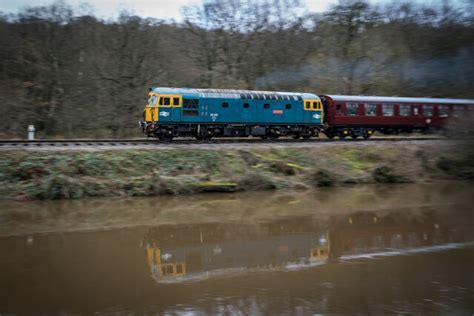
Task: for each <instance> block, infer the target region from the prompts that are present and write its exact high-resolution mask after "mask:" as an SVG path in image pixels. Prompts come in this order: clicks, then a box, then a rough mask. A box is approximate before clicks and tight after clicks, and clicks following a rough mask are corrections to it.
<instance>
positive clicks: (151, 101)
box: [148, 95, 158, 106]
mask: <svg viewBox="0 0 474 316" xmlns="http://www.w3.org/2000/svg"><path fill="white" fill-rule="evenodd" d="M157 101H158V96H156V95H151V96H150V98H149V99H148V104H149V105H150V106H156V102H157Z"/></svg>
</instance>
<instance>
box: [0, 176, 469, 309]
mask: <svg viewBox="0 0 474 316" xmlns="http://www.w3.org/2000/svg"><path fill="white" fill-rule="evenodd" d="M473 202H474V186H473V184H472V183H467V182H463V183H459V182H443V183H432V184H403V185H385V186H356V187H343V188H327V189H319V190H314V191H302V192H286V193H281V192H279V193H277V192H254V193H238V194H203V195H196V196H171V197H168V196H160V197H154V198H133V199H132V198H110V199H108V198H102V199H90V200H78V201H38V202H31V201H30V202H1V203H0V250H1V251H0V280H1V287H0V314H1V315H4V314H6V315H10V314H12V315H78V314H79V315H83V314H84V315H88V314H95V315H155V314H160V315H161V314H169V315H174V314H189V315H194V314H198V315H201V314H232V315H233V314H242V315H248V314H252V315H253V314H257V315H258V314H265V315H275V314H292V315H293V314H296V315H306V314H312V315H314V314H373V315H380V314H456V315H472V314H473V312H474V273H473V271H474V270H473V267H474V215H473V214H474V213H473V211H474V206H473V205H474V204H473Z"/></svg>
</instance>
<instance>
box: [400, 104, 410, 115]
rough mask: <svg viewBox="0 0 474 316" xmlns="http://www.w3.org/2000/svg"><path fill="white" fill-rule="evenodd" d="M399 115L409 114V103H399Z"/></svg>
mask: <svg viewBox="0 0 474 316" xmlns="http://www.w3.org/2000/svg"><path fill="white" fill-rule="evenodd" d="M398 111H399V113H400V116H409V115H410V106H409V105H400V106H399V108H398Z"/></svg>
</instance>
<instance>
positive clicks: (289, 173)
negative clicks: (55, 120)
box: [0, 141, 474, 200]
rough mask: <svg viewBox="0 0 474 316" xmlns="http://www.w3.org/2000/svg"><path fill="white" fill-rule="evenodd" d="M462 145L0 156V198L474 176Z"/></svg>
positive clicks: (472, 153)
mask: <svg viewBox="0 0 474 316" xmlns="http://www.w3.org/2000/svg"><path fill="white" fill-rule="evenodd" d="M471 145H472V144H470V143H465V142H454V141H453V142H452V143H446V142H444V143H443V144H442V145H440V144H438V143H436V142H429V143H426V144H422V145H420V144H417V145H411V144H390V145H387V144H384V145H380V144H377V143H374V144H367V145H363V146H361V145H357V143H353V142H348V143H347V144H343V145H339V146H328V147H316V148H315V147H310V146H309V147H302V148H283V147H275V148H255V149H249V148H245V149H242V148H240V149H239V148H234V149H229V148H226V149H215V150H205V149H194V148H193V149H183V148H170V149H161V150H131V149H127V150H123V151H117V150H115V151H79V152H78V151H60V152H58V151H53V152H47V151H46V152H45V151H38V152H35V151H18V150H12V151H2V152H1V159H0V196H1V197H0V198H1V199H16V200H30V199H78V198H85V197H105V196H153V195H160V194H191V193H196V192H206V191H207V192H209V191H212V192H217V191H224V192H229V191H256V190H293V189H306V188H311V187H324V186H343V185H354V184H359V183H400V182H423V181H439V180H453V179H456V180H459V179H461V180H472V179H474V150H473V146H471Z"/></svg>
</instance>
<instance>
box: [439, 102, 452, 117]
mask: <svg viewBox="0 0 474 316" xmlns="http://www.w3.org/2000/svg"><path fill="white" fill-rule="evenodd" d="M438 114H439V116H440V117H447V116H448V114H449V107H448V106H447V105H440V106H438Z"/></svg>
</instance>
